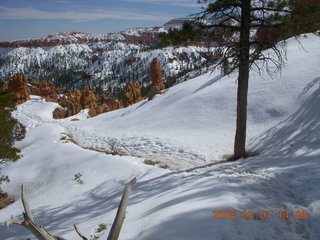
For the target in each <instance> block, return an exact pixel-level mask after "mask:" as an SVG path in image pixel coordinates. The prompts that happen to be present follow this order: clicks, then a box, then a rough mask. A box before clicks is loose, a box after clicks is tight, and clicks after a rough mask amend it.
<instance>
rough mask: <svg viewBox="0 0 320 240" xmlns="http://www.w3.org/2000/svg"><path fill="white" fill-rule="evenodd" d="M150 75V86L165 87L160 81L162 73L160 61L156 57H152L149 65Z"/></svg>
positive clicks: (161, 88)
mask: <svg viewBox="0 0 320 240" xmlns="http://www.w3.org/2000/svg"><path fill="white" fill-rule="evenodd" d="M150 77H151V88H152V87H157V88H159V90H163V89H164V88H165V86H164V83H163V81H162V73H161V69H160V63H159V61H158V59H157V58H154V59H153V60H152V62H151V65H150Z"/></svg>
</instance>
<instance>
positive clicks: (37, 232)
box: [6, 185, 62, 240]
mask: <svg viewBox="0 0 320 240" xmlns="http://www.w3.org/2000/svg"><path fill="white" fill-rule="evenodd" d="M21 201H22V204H23V208H24V213H23V217H24V221H23V222H21V221H18V220H15V219H13V218H11V219H10V220H7V221H6V226H7V227H9V226H10V225H11V224H17V225H20V226H22V227H24V228H26V229H27V230H29V231H30V232H32V233H33V235H34V236H35V237H36V238H37V239H39V240H57V239H62V238H59V237H55V236H52V235H51V234H50V233H49V232H47V230H46V229H45V228H44V227H43V226H41V225H40V224H38V223H37V222H36V221H35V220H34V219H33V216H32V213H31V211H30V208H29V204H28V202H27V200H26V199H25V194H24V189H23V185H21Z"/></svg>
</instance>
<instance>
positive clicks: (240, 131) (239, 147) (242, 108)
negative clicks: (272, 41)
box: [234, 0, 251, 159]
mask: <svg viewBox="0 0 320 240" xmlns="http://www.w3.org/2000/svg"><path fill="white" fill-rule="evenodd" d="M250 7H251V1H250V0H243V1H242V3H241V31H240V51H239V54H240V56H239V76H238V93H237V125H236V136H235V142H234V159H238V158H241V157H244V156H245V154H246V131H247V99H248V83H249V47H250V43H249V37H250Z"/></svg>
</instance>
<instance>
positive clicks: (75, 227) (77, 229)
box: [73, 224, 88, 240]
mask: <svg viewBox="0 0 320 240" xmlns="http://www.w3.org/2000/svg"><path fill="white" fill-rule="evenodd" d="M73 227H74V229H75V230H76V232H77V233H78V235H79V236H80V237H81V238H82V239H83V240H88V238H86V237H85V236H84V235H83V234H82V233H81V232H80V230H79V228H78V227H77V225H75V224H74V225H73Z"/></svg>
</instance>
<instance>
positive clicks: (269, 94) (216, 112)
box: [0, 34, 320, 240]
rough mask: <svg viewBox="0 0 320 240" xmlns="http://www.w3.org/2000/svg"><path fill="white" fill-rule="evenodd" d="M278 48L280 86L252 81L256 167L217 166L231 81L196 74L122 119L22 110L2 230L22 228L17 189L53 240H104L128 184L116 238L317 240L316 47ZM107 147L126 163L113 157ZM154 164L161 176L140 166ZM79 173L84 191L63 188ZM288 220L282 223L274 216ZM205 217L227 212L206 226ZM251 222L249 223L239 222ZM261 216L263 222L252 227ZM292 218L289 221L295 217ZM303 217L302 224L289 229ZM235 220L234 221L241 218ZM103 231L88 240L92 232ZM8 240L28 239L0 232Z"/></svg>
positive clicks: (228, 117) (37, 104)
mask: <svg viewBox="0 0 320 240" xmlns="http://www.w3.org/2000/svg"><path fill="white" fill-rule="evenodd" d="M300 42H301V43H302V45H303V48H301V45H300V43H298V42H297V41H295V40H294V39H290V40H289V41H288V55H287V58H288V61H287V63H286V65H285V67H284V68H283V70H282V73H281V75H279V74H278V75H276V76H274V78H273V79H272V78H270V76H269V75H267V74H264V73H263V74H262V76H260V75H258V74H252V75H251V77H250V87H249V106H248V111H249V116H248V142H249V144H248V145H249V148H250V149H251V150H252V151H256V152H258V153H259V155H258V156H255V157H252V158H249V159H245V160H239V161H236V162H225V161H223V160H222V156H223V155H224V154H230V153H232V147H233V137H234V128H235V127H234V126H235V95H236V83H235V82H236V76H231V77H230V76H229V77H221V76H220V75H219V74H216V73H212V74H205V75H202V76H200V77H198V78H195V79H192V80H189V81H187V82H184V83H181V84H179V85H176V86H174V87H172V88H170V89H169V90H167V91H165V92H164V93H163V94H162V95H158V96H156V97H155V98H154V99H153V100H152V101H149V102H148V101H146V100H145V101H142V102H139V103H137V104H135V105H132V106H130V107H128V108H125V109H121V110H117V111H114V112H109V113H106V114H102V115H99V116H98V117H95V118H91V119H85V113H81V114H79V115H78V116H74V117H72V118H79V119H81V120H80V121H70V120H71V119H72V118H69V119H64V120H54V119H52V117H51V111H52V110H53V109H54V108H55V107H56V105H55V104H54V103H46V102H43V101H39V100H32V101H28V102H26V103H25V104H22V105H20V106H19V107H18V110H17V111H16V112H15V116H16V117H17V118H18V119H20V120H21V121H22V122H23V123H24V124H26V125H27V128H28V129H27V130H28V131H27V136H26V138H25V139H24V140H23V141H21V142H18V143H17V146H18V147H19V148H21V149H22V154H23V158H22V159H20V160H19V161H17V162H16V163H12V164H10V165H8V166H7V167H6V169H5V173H6V174H8V175H9V177H10V178H11V182H10V183H6V184H4V185H3V188H4V190H6V191H8V192H9V193H11V194H13V195H14V196H16V198H17V201H16V202H15V203H14V204H12V205H10V206H9V207H7V208H6V209H3V210H1V211H0V216H1V219H2V221H3V220H5V219H9V218H10V216H11V215H13V216H14V217H19V216H20V217H21V212H22V206H21V201H19V200H18V199H19V187H20V184H22V183H24V184H25V186H26V189H27V197H28V199H29V201H30V205H31V208H32V209H33V213H34V215H35V218H36V219H37V220H38V221H39V222H41V223H42V224H44V225H45V226H47V229H48V230H49V231H50V232H52V233H54V234H55V235H61V236H64V237H66V238H68V239H76V238H77V236H76V233H75V232H74V230H73V228H72V224H78V225H79V227H80V229H81V230H82V232H83V233H84V234H85V235H87V236H90V235H97V236H101V238H100V239H106V236H107V234H108V231H109V229H110V224H111V223H112V220H113V217H114V215H115V213H116V208H117V205H118V202H119V200H120V196H121V192H122V189H123V187H124V184H125V183H126V182H128V181H129V180H130V179H131V178H132V177H134V176H136V177H137V178H138V182H137V183H136V185H135V186H134V188H133V191H132V194H131V197H130V200H129V206H128V209H127V212H128V213H127V218H126V220H125V222H124V227H123V229H122V232H121V235H120V238H121V239H124V240H126V239H128V240H129V239H141V240H143V239H156V240H157V239H168V240H169V239H172V240H176V239H190V240H194V239H204V240H206V239H208V240H209V239H277V240H280V239H281V240H283V239H285V240H289V239H290V240H291V239H297V240H298V239H312V240H316V239H318V237H319V235H320V227H319V226H320V220H319V219H320V218H319V209H320V191H319V190H318V186H319V184H320V162H319V159H320V137H319V132H320V121H319V119H320V111H319V100H320V99H319V96H320V90H319V89H320V69H319V68H318V66H319V65H320V44H319V43H320V38H319V37H316V36H314V35H311V34H309V35H307V37H301V38H300ZM66 135H69V136H72V137H73V138H74V139H75V140H76V141H77V142H78V143H79V144H80V145H81V146H83V147H91V148H96V149H99V150H108V142H110V139H114V138H116V139H117V140H118V141H119V144H120V146H121V147H122V149H123V150H124V151H126V152H127V153H128V154H129V156H122V157H119V156H111V155H106V154H104V153H101V152H96V151H92V150H86V149H83V148H81V147H79V146H77V145H75V144H73V143H71V142H66V140H65V136H66ZM144 160H152V161H160V162H161V163H160V164H168V165H169V166H170V168H171V170H167V169H162V168H159V167H157V166H149V165H145V164H144V163H143V161H144ZM76 173H81V174H82V177H81V179H82V180H83V181H84V184H77V182H76V181H74V180H73V177H74V174H76ZM286 210H288V211H289V212H290V217H289V218H288V219H286V218H284V217H283V218H280V213H279V211H283V212H284V211H286ZM212 211H236V213H237V218H236V219H213V218H212V217H213V216H214V213H212ZM244 211H254V212H255V215H254V216H255V218H254V219H243V218H242V217H246V216H247V215H246V212H244ZM261 211H265V212H267V211H270V218H268V219H261V216H263V214H262V215H261V216H260V213H261ZM297 211H298V212H297ZM299 211H307V212H308V218H307V219H296V218H295V217H299V216H300V215H299V213H301V212H299ZM242 213H243V215H242ZM220 216H222V214H221V215H220ZM101 223H104V224H106V225H107V226H108V229H107V230H106V231H104V232H102V233H96V232H95V229H96V228H97V227H98V225H99V224H101ZM0 235H1V237H2V238H3V239H6V240H13V239H18V240H25V239H26V238H30V237H31V235H30V234H29V233H28V232H26V231H25V230H24V229H21V228H19V227H17V226H12V227H11V229H10V230H6V229H5V228H0Z"/></svg>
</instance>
